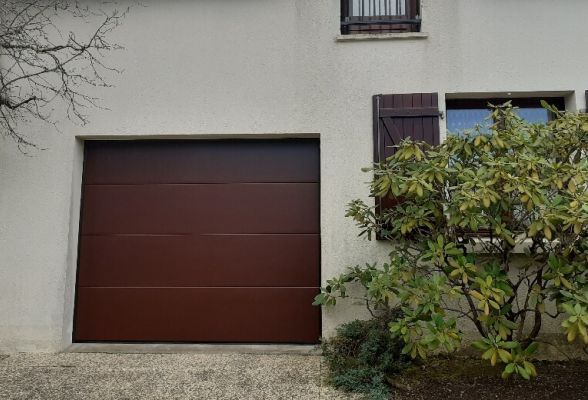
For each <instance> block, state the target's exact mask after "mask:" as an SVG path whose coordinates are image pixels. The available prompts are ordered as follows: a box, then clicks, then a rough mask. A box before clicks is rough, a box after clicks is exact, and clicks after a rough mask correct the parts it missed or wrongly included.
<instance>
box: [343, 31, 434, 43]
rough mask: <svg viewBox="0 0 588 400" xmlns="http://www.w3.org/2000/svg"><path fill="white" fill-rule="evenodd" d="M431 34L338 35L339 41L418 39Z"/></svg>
mask: <svg viewBox="0 0 588 400" xmlns="http://www.w3.org/2000/svg"><path fill="white" fill-rule="evenodd" d="M428 37H429V34H428V33H426V32H398V33H371V34H366V33H361V34H350V35H338V36H337V37H336V38H335V41H337V42H357V41H364V40H418V39H426V38H428Z"/></svg>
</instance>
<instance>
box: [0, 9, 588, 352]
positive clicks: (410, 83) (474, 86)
mask: <svg viewBox="0 0 588 400" xmlns="http://www.w3.org/2000/svg"><path fill="white" fill-rule="evenodd" d="M121 3H124V0H121ZM142 3H143V6H136V7H134V8H133V9H132V10H131V12H130V13H129V15H128V17H127V19H126V21H125V22H124V24H123V25H122V26H121V27H120V28H119V29H118V30H117V31H116V32H115V41H117V42H118V43H120V44H122V45H124V46H125V47H126V50H125V51H121V52H118V53H116V54H113V55H112V56H110V59H109V62H110V63H111V64H112V65H116V66H117V67H119V68H121V69H124V70H125V72H124V74H122V75H120V76H113V77H112V82H113V83H114V84H115V87H114V88H111V89H108V90H97V91H96V95H97V96H99V97H101V98H102V99H103V103H104V104H105V105H106V106H108V108H110V110H109V111H106V110H92V111H91V112H90V115H89V119H90V121H91V123H90V124H88V125H86V126H84V127H79V126H72V125H71V124H68V123H65V122H64V124H63V125H62V126H61V130H62V132H61V133H60V132H57V131H54V130H51V129H49V128H47V127H30V128H29V129H28V131H27V133H28V135H29V137H30V138H31V139H32V140H34V141H35V142H36V143H38V144H39V147H41V148H45V149H46V150H43V151H34V152H32V153H31V154H30V156H23V155H22V154H20V153H19V152H18V150H17V148H16V146H15V145H14V144H13V143H11V142H10V141H9V140H3V141H2V145H1V146H0V351H58V350H61V349H64V348H65V347H66V346H67V345H68V344H69V343H70V342H71V325H72V307H73V288H74V285H75V269H76V265H75V264H76V251H77V224H78V214H79V190H80V176H81V165H82V139H83V138H96V137H105V138H106V137H108V138H111V137H117V138H121V139H124V138H130V137H153V138H156V137H194V138H202V137H210V136H218V135H224V136H225V137H229V136H235V135H267V136H268V137H277V136H280V135H286V134H290V135H311V136H315V137H320V140H321V180H322V182H321V202H322V209H321V232H322V275H323V278H325V279H326V278H328V277H330V276H333V275H334V274H336V273H338V272H341V271H343V270H344V269H345V268H346V267H347V266H350V265H354V264H355V263H363V262H365V261H371V260H375V259H376V258H378V257H379V256H383V255H385V254H386V253H387V248H386V247H385V246H382V245H381V244H378V243H373V242H366V241H364V240H362V239H358V238H357V237H356V235H357V231H356V229H355V227H354V226H353V223H352V222H351V221H349V220H347V219H345V218H344V209H345V204H346V203H347V202H348V201H349V200H350V199H353V198H357V197H364V198H365V197H367V191H366V187H365V185H364V182H366V181H367V180H368V177H367V176H366V175H365V174H363V173H362V172H361V171H360V168H361V167H364V166H366V165H369V163H370V162H371V157H372V139H371V138H372V131H371V129H372V119H371V118H372V115H371V97H372V95H374V94H378V93H412V92H438V93H439V94H440V98H441V100H442V99H443V98H444V96H445V94H446V93H449V94H451V93H475V92H503V93H505V92H552V91H558V92H562V93H567V94H568V98H567V102H568V105H569V106H570V107H571V108H574V107H577V108H582V109H583V108H585V107H586V104H585V100H584V90H586V89H588V74H586V65H588V52H587V51H586V49H588V24H586V18H587V17H588V2H586V1H584V0H566V1H554V0H517V1H509V0H443V1H435V0H423V19H424V22H423V29H422V30H423V31H424V32H427V33H428V38H426V39H415V40H378V41H357V42H337V41H336V40H335V38H336V37H337V35H338V31H339V0H271V1H269V0H190V1H188V0H170V1H161V0H157V1H156V0H144V1H143V2H142ZM441 107H443V104H441ZM358 310H360V308H359V307H357V309H356V310H355V311H353V309H350V310H347V311H341V310H340V309H339V310H338V311H336V310H330V311H326V312H324V314H323V328H324V333H325V334H328V333H329V332H330V331H331V330H332V329H333V328H334V326H336V325H337V324H338V323H339V322H341V321H343V320H345V319H347V318H350V317H351V316H352V315H353V313H354V312H357V311H358Z"/></svg>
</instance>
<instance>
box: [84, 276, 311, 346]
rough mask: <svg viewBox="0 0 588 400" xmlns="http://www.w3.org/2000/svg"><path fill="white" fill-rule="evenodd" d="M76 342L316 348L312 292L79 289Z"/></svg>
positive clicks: (228, 289)
mask: <svg viewBox="0 0 588 400" xmlns="http://www.w3.org/2000/svg"><path fill="white" fill-rule="evenodd" d="M78 290H79V293H78V310H77V312H78V313H81V314H83V315H92V316H93V318H91V319H90V318H88V319H86V320H85V321H84V324H83V326H78V327H77V328H78V329H76V340H77V341H93V340H96V338H100V340H101V341H118V340H121V338H124V340H125V341H144V340H145V339H146V338H148V340H150V341H155V342H156V341H177V342H183V341H193V340H194V338H198V341H200V342H259V343H262V342H265V343H316V342H317V339H318V337H319V336H320V330H319V323H318V321H319V318H320V310H319V308H318V307H312V306H310V303H312V300H313V298H314V296H315V295H316V294H317V289H316V288H309V289H307V288H303V289H298V288H262V289H260V288H214V289H208V288H197V289H178V288H163V289H160V288H157V289H151V288H141V289H135V288H122V289H118V288H108V289H93V288H79V289H78Z"/></svg>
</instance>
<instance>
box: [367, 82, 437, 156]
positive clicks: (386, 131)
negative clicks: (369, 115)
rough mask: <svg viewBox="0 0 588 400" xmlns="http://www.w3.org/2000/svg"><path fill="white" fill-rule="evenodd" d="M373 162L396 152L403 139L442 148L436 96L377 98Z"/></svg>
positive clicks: (416, 94) (390, 95)
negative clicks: (440, 145) (410, 139)
mask: <svg viewBox="0 0 588 400" xmlns="http://www.w3.org/2000/svg"><path fill="white" fill-rule="evenodd" d="M373 101H374V161H375V162H381V161H384V160H385V159H386V158H388V157H390V156H391V155H392V154H394V153H395V152H396V148H395V147H393V146H397V145H398V144H400V142H401V141H402V140H403V139H406V138H412V139H413V140H414V141H417V142H426V143H429V144H431V145H438V144H439V105H438V95H437V93H410V94H384V95H382V94H379V95H376V96H374V99H373Z"/></svg>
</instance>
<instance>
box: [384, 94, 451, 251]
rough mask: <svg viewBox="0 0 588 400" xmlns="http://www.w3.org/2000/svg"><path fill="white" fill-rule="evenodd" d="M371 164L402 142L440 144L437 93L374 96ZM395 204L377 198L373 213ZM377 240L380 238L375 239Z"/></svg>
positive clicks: (389, 154)
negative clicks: (406, 140)
mask: <svg viewBox="0 0 588 400" xmlns="http://www.w3.org/2000/svg"><path fill="white" fill-rule="evenodd" d="M373 102H374V162H376V163H378V162H382V161H384V160H385V159H386V158H388V157H390V156H391V155H393V154H394V153H395V152H396V147H394V146H397V145H398V144H400V142H401V141H402V140H403V139H406V138H411V139H412V140H414V141H417V142H426V143H429V144H431V145H438V144H439V140H440V139H439V105H438V95H437V93H410V94H385V95H382V94H379V95H376V96H374V98H373ZM396 204H397V201H396V200H394V199H390V198H376V212H379V210H381V209H383V208H390V207H393V206H395V205H396ZM377 239H378V240H380V239H382V238H381V237H379V235H378V236H377Z"/></svg>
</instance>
